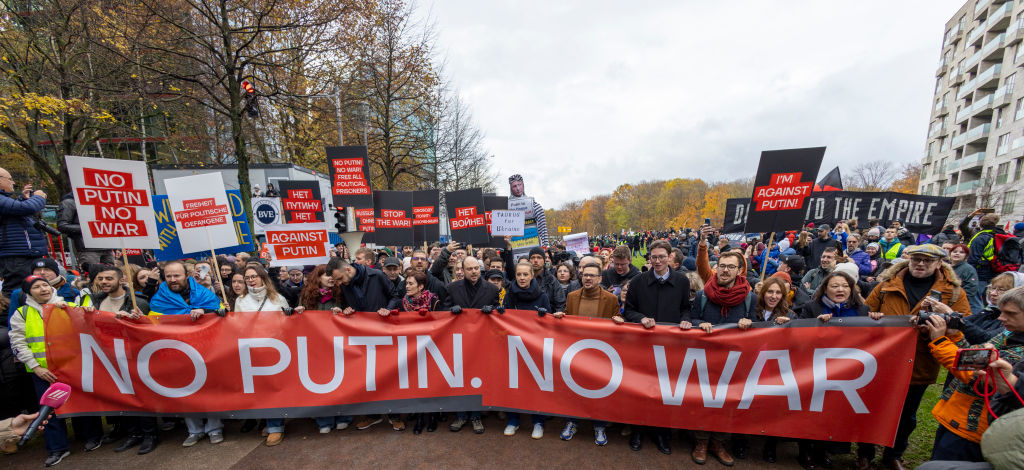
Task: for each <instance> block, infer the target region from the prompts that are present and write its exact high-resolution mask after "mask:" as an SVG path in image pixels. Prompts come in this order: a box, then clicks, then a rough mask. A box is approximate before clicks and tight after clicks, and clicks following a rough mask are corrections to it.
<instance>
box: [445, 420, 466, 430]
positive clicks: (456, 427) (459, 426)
mask: <svg viewBox="0 0 1024 470" xmlns="http://www.w3.org/2000/svg"><path fill="white" fill-rule="evenodd" d="M465 425H466V420H464V419H462V418H456V419H455V421H452V424H449V425H448V429H449V430H450V431H451V432H459V431H461V430H462V427H463V426H465Z"/></svg>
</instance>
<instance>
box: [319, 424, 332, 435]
mask: <svg viewBox="0 0 1024 470" xmlns="http://www.w3.org/2000/svg"><path fill="white" fill-rule="evenodd" d="M330 433H331V427H330V426H324V427H322V428H320V434H330Z"/></svg>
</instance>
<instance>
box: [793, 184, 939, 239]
mask: <svg viewBox="0 0 1024 470" xmlns="http://www.w3.org/2000/svg"><path fill="white" fill-rule="evenodd" d="M954 201H956V198H952V197H941V196H919V195H917V194H903V193H894V192H869V191H829V192H826V193H814V195H812V196H811V197H810V198H809V199H808V200H807V210H806V212H805V215H804V217H805V218H806V219H807V221H808V222H814V224H815V225H820V224H823V223H826V224H830V225H835V223H836V222H839V221H843V220H850V219H857V226H858V227H868V226H869V221H870V220H872V219H878V220H879V221H880V223H881V224H882V226H883V227H888V226H889V225H890V224H892V223H893V222H895V221H899V222H900V223H901V224H903V226H904V227H906V228H907V230H909V231H911V232H913V233H923V234H925V235H937V234H938V233H939V232H940V231H942V225H943V224H944V223H945V222H946V218H948V217H949V211H950V210H952V209H953V202H954Z"/></svg>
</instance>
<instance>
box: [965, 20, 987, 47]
mask: <svg viewBox="0 0 1024 470" xmlns="http://www.w3.org/2000/svg"><path fill="white" fill-rule="evenodd" d="M984 35H985V23H982V24H979V25H978V26H975V27H974V29H972V30H971V32H969V33H967V45H968V46H974V45H975V42H976V41H978V40H980V39H981V38H982V36H984Z"/></svg>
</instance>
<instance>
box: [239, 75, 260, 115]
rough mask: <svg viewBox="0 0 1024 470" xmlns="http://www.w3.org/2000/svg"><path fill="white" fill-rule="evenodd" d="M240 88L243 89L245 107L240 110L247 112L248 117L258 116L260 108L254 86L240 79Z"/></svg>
mask: <svg viewBox="0 0 1024 470" xmlns="http://www.w3.org/2000/svg"><path fill="white" fill-rule="evenodd" d="M242 90H243V91H245V107H244V108H242V110H243V111H245V112H247V113H249V117H253V118H254V117H259V115H260V108H259V104H258V103H257V102H256V87H254V86H253V85H252V83H250V82H249V81H248V80H242Z"/></svg>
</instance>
